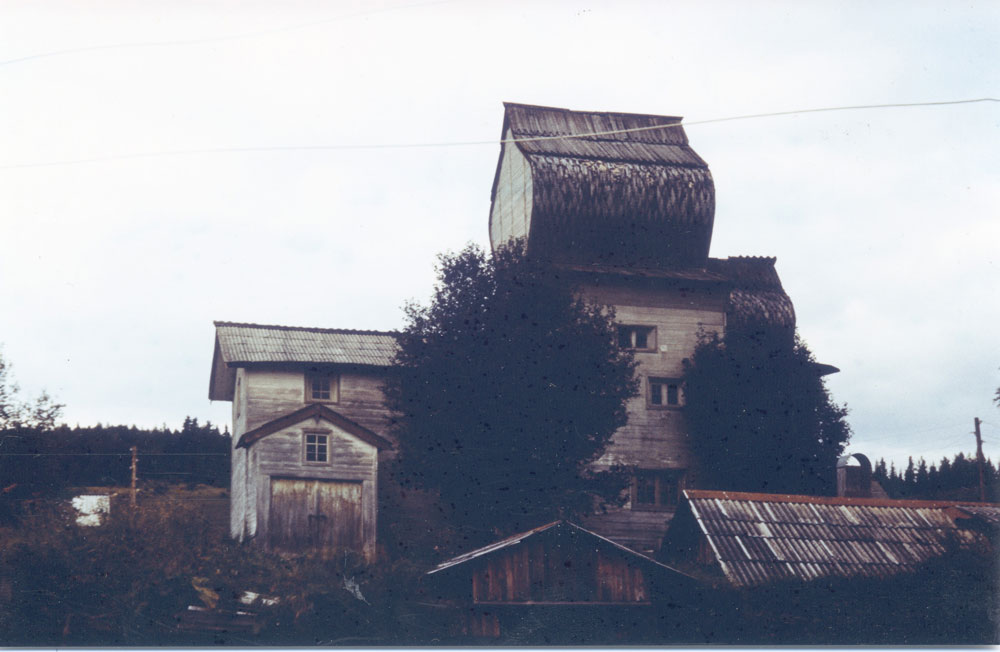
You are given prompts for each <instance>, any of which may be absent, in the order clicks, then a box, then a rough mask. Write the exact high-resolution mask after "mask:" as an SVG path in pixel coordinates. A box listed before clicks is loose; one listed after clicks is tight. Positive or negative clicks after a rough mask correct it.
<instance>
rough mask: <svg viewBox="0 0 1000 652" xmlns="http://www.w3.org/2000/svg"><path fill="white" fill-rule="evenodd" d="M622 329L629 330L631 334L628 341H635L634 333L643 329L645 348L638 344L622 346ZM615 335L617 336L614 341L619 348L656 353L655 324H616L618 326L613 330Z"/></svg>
mask: <svg viewBox="0 0 1000 652" xmlns="http://www.w3.org/2000/svg"><path fill="white" fill-rule="evenodd" d="M622 331H630V332H631V336H630V337H629V339H630V341H635V334H636V333H637V332H639V331H645V332H646V346H645V348H643V347H638V346H622ZM615 335H616V337H617V341H616V343H617V344H618V347H619V348H620V349H623V350H626V351H635V352H636V353H656V351H657V348H656V342H657V337H656V336H657V333H656V326H651V325H649V324H618V328H617V329H616V331H615Z"/></svg>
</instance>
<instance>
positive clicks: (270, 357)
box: [215, 321, 396, 367]
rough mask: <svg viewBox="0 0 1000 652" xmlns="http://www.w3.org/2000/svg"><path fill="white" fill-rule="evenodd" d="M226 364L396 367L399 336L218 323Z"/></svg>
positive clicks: (219, 341) (218, 335)
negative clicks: (395, 358)
mask: <svg viewBox="0 0 1000 652" xmlns="http://www.w3.org/2000/svg"><path fill="white" fill-rule="evenodd" d="M215 332H216V338H217V340H218V343H219V352H220V353H221V355H222V360H223V362H224V363H225V364H226V365H228V366H234V365H237V364H240V363H244V364H247V363H249V364H252V363H274V362H298V363H318V364H350V365H368V366H374V367H389V366H392V361H393V357H394V356H395V355H396V334H395V333H392V332H385V331H357V330H345V329H333V328H302V327H296V326H265V325H261V324H239V323H233V322H225V321H217V322H215Z"/></svg>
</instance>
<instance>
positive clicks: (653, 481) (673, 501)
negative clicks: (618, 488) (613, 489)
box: [632, 471, 683, 509]
mask: <svg viewBox="0 0 1000 652" xmlns="http://www.w3.org/2000/svg"><path fill="white" fill-rule="evenodd" d="M682 483H683V473H682V472H680V471H637V472H636V474H635V475H633V476H632V509H673V508H674V507H676V506H677V503H678V502H679V501H680V495H681V489H682V488H683V487H682Z"/></svg>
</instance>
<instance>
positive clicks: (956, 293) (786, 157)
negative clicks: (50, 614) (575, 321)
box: [0, 0, 1000, 462]
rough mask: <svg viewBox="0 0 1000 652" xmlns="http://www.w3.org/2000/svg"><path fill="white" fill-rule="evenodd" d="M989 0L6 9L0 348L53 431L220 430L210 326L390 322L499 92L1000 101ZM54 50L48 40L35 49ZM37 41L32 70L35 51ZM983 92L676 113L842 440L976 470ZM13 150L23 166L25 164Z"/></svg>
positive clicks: (722, 104)
mask: <svg viewBox="0 0 1000 652" xmlns="http://www.w3.org/2000/svg"><path fill="white" fill-rule="evenodd" d="M997 43H1000V4H998V3H996V2H991V1H987V2H964V3H961V4H959V3H955V2H945V1H942V2H929V3H928V2H925V3H917V2H897V3H892V2H880V3H864V2H840V1H838V2H825V3H824V2H808V3H801V2H791V1H789V2H769V3H768V2H750V3H747V2H716V3H695V2H690V3H687V2H675V3H664V2H653V1H652V0H650V1H648V2H622V1H621V0H618V1H614V2H543V3H539V2H504V3H499V2H497V3H477V2H463V1H459V0H456V1H452V2H424V3H420V2H416V3H407V2H405V0H397V2H387V3H382V2H369V3H361V2H353V3H352V2H325V3H324V2H308V3H306V2H283V3H274V2H256V3H246V2H241V3H236V2H193V1H190V2H178V1H172V2H159V3H157V2H144V3H133V2H128V3H125V2H88V3H80V2H39V1H37V0H32V1H30V2H27V1H25V2H21V1H10V0H8V1H7V2H4V3H3V4H2V5H0V225H2V228H0V343H3V346H4V348H3V353H4V355H5V357H6V358H7V359H8V361H9V362H11V363H12V364H13V366H14V374H15V376H16V378H17V380H18V381H19V382H20V384H21V385H22V387H23V389H24V391H25V393H26V394H27V395H29V396H31V395H35V394H37V392H38V391H40V390H41V389H42V388H43V387H44V388H46V389H48V391H50V392H51V393H53V394H55V395H56V397H57V398H58V399H59V400H61V401H62V402H64V403H66V404H67V407H66V411H65V419H66V421H67V422H68V423H70V424H75V423H80V424H84V425H86V424H93V423H96V422H98V421H100V422H102V423H124V424H132V423H135V424H137V425H140V426H155V425H160V424H163V423H166V424H167V425H169V426H171V427H179V425H180V423H181V420H182V419H183V417H184V416H185V415H192V416H196V417H198V418H199V419H200V420H202V421H204V420H205V419H206V418H208V419H211V420H212V421H213V422H216V423H228V422H229V404H228V403H216V404H210V403H209V401H208V399H207V393H208V376H209V366H210V361H211V355H212V343H213V327H212V320H214V319H221V320H232V321H252V322H258V323H269V324H287V325H306V326H327V327H342V328H376V329H391V328H398V327H399V326H401V324H402V312H401V310H400V308H401V306H402V304H403V303H404V302H405V301H406V300H408V299H414V298H415V299H419V300H426V298H427V297H428V296H429V295H430V291H431V287H432V283H433V279H434V273H433V265H434V257H435V255H436V254H437V253H439V252H442V251H446V250H457V249H459V248H461V247H462V246H463V245H464V244H465V243H466V242H469V241H473V242H477V243H480V244H482V245H484V246H485V245H487V244H488V234H487V216H488V209H489V192H490V185H491V183H492V180H493V171H494V168H495V166H496V159H497V153H498V151H499V146H498V145H495V144H494V145H477V146H461V147H435V148H384V149H369V150H337V151H330V150H323V151H316V150H313V151H308V150H302V149H299V150H289V151H267V152H260V151H257V152H246V151H243V152H221V153H220V152H208V153H196V154H191V153H188V154H179V155H163V156H156V157H143V158H127V159H118V160H110V161H108V160H105V161H96V162H94V161H92V162H86V163H73V164H59V165H41V164H48V163H54V162H60V161H71V160H77V159H95V158H98V159H100V158H105V157H115V156H126V155H130V154H139V153H169V152H175V151H178V150H210V149H227V148H248V147H251V148H252V147H270V146H294V145H301V146H315V145H334V144H376V145H386V144H408V143H447V142H456V141H481V140H491V139H496V138H498V137H499V133H500V126H501V121H502V117H503V107H502V104H501V102H502V101H505V100H507V101H514V102H524V103H531V104H543V105H550V106H559V107H566V108H572V109H583V110H609V111H623V112H637V113H654V114H666V115H682V116H685V118H686V119H687V120H689V121H695V120H701V119H708V118H717V117H726V116H732V115H740V114H749V113H761V112H770V111H786V110H791V109H800V108H814V107H824V106H842V105H858V104H878V103H895V102H925V101H933V100H951V99H971V98H979V97H987V96H989V97H1000V48H998V47H997ZM51 53H55V54H51ZM49 54H51V56H36V55H49ZM998 127H1000V105H998V104H995V103H984V104H971V105H960V106H953V107H936V108H905V109H879V110H865V111H853V112H843V113H824V114H811V115H797V116H791V117H781V118H764V119H759V120H752V121H741V122H730V123H723V124H716V125H705V126H691V127H690V128H689V129H688V136H689V138H690V140H691V143H692V145H693V147H694V148H695V149H696V151H698V152H699V154H701V156H702V157H703V158H704V159H705V160H707V161H708V163H709V165H710V166H711V168H712V172H713V174H714V177H715V184H716V193H717V210H716V221H715V233H714V239H713V244H712V255H713V256H718V257H725V256H729V255H773V256H777V258H778V270H779V272H780V274H781V277H782V281H783V283H784V285H785V288H786V290H787V291H788V293H789V294H790V295H791V297H792V300H793V301H794V303H795V307H796V312H797V314H798V324H799V330H800V333H801V334H802V336H803V337H804V338H805V340H806V341H807V343H808V344H809V345H810V347H811V348H812V350H813V351H814V352H815V353H816V355H817V357H818V358H819V359H820V360H821V361H823V362H827V363H831V364H834V365H837V366H838V367H840V368H841V369H842V371H841V373H839V374H836V375H835V376H832V377H830V379H829V386H830V388H831V390H832V392H833V394H834V397H835V399H836V400H837V401H839V402H845V401H846V402H847V403H848V404H849V407H850V410H851V414H850V422H851V424H852V427H853V428H854V431H855V436H854V440H853V445H852V448H851V450H852V451H854V452H863V453H865V454H868V455H869V456H871V457H874V458H877V457H879V456H887V457H892V458H895V459H896V460H897V461H898V462H905V458H906V456H907V455H913V456H914V457H918V456H921V455H922V456H925V457H926V458H927V459H928V460H929V461H937V460H938V459H940V457H941V456H942V455H945V454H947V455H949V456H950V455H951V454H953V453H955V452H958V451H959V450H963V451H967V452H968V451H972V450H973V449H974V442H973V437H972V435H971V434H970V432H971V429H972V419H973V417H974V416H979V417H981V418H983V419H984V420H985V424H984V426H983V434H984V439H985V441H986V445H985V451H986V454H987V455H988V456H991V457H993V459H997V458H998V457H1000V454H998V453H1000V448H998V446H1000V425H998V424H1000V411H998V410H997V408H996V406H994V405H993V404H992V403H991V398H992V396H993V394H994V392H995V390H996V388H997V387H998V386H1000V371H998V367H1000V347H998V344H997V336H996V331H997V324H1000V291H998V283H997V281H998V280H1000V274H998V269H997V262H998V259H997V251H998V248H1000V220H998V219H997V217H998V216H997V206H1000V187H998V184H997V173H998V171H1000V165H998V163H1000V138H998V134H1000V129H998ZM34 164H39V165H37V166H34Z"/></svg>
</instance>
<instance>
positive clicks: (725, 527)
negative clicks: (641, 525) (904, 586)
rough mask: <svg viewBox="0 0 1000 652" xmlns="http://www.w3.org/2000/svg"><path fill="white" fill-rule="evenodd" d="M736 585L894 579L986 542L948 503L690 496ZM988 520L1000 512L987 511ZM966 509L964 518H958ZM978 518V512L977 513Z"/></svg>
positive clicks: (726, 494) (712, 494) (693, 492)
mask: <svg viewBox="0 0 1000 652" xmlns="http://www.w3.org/2000/svg"><path fill="white" fill-rule="evenodd" d="M685 497H686V499H687V500H688V501H689V502H690V504H691V506H692V513H693V514H694V515H695V518H696V519H698V522H699V524H700V526H701V528H702V531H703V532H704V533H705V535H706V536H707V537H708V538H709V541H710V543H711V544H712V546H711V547H712V549H713V550H715V551H716V553H717V557H718V559H719V561H720V562H722V563H721V565H722V566H723V569H724V571H725V573H726V576H727V577H729V578H730V581H731V582H733V583H734V584H737V585H740V586H752V585H755V584H760V583H764V582H768V581H773V580H776V579H780V578H783V577H788V576H794V577H798V578H801V579H814V578H817V577H821V576H826V575H835V576H843V577H853V576H870V577H888V576H889V575H892V574H893V573H897V572H900V571H902V570H906V569H908V568H914V567H915V566H916V565H918V564H921V563H924V562H926V561H927V560H929V559H932V558H933V557H936V556H939V555H941V554H943V553H944V551H945V550H946V547H947V546H948V545H951V542H955V543H957V544H958V545H964V546H968V545H971V544H973V543H974V542H976V541H978V540H979V538H981V537H982V535H981V534H979V533H978V532H976V531H975V530H970V529H960V528H957V527H956V525H955V521H954V518H956V514H955V512H956V511H958V510H961V509H964V507H965V506H958V505H957V504H956V503H952V502H948V501H935V502H931V501H893V500H888V499H847V498H844V499H841V498H820V497H812V496H788V495H770V494H740V493H735V492H710V491H696V490H688V491H685ZM983 507H984V510H983V511H985V512H986V514H987V518H988V517H991V516H992V515H993V514H994V511H993V510H995V512H996V514H998V515H1000V506H991V505H987V506H983ZM956 508H958V510H956ZM969 513H970V517H972V516H971V515H972V510H969Z"/></svg>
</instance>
